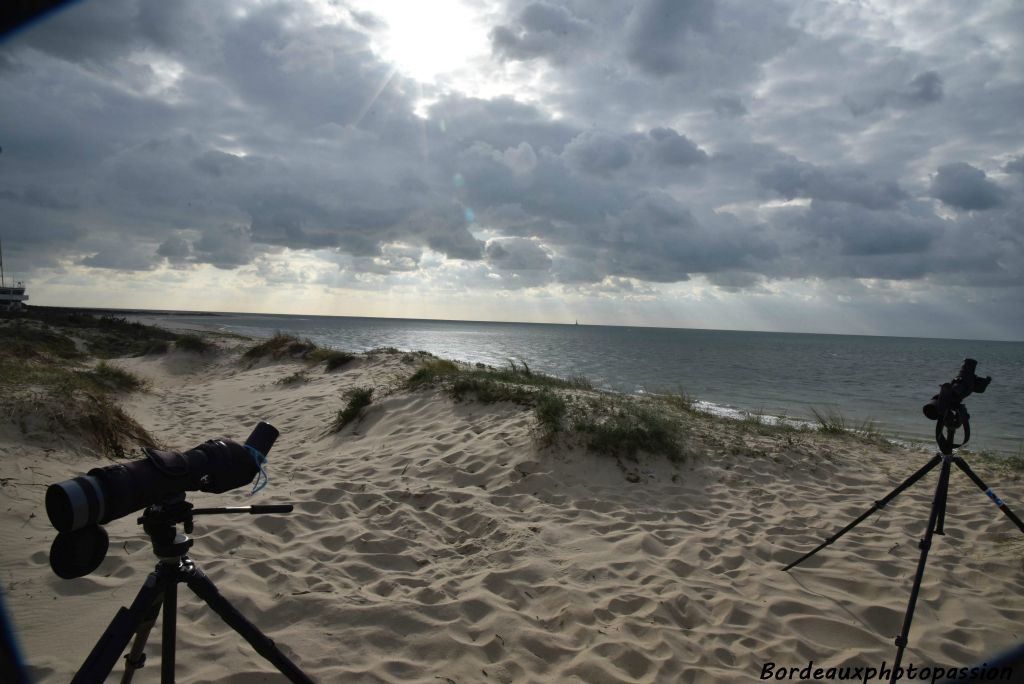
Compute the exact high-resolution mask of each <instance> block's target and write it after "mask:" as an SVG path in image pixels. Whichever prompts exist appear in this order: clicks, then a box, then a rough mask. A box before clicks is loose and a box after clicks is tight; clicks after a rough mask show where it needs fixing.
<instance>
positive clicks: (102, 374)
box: [84, 361, 147, 392]
mask: <svg viewBox="0 0 1024 684" xmlns="http://www.w3.org/2000/svg"><path fill="white" fill-rule="evenodd" d="M84 375H86V377H88V378H90V379H91V380H92V381H93V382H95V383H96V385H97V386H99V387H100V388H102V389H106V390H111V391H115V392H137V391H139V390H143V389H145V388H146V385H147V383H146V381H145V380H143V379H142V378H140V377H139V376H137V375H135V374H134V373H132V372H131V371H126V370H124V369H123V368H118V367H117V366H111V365H110V364H109V363H106V362H105V361H100V363H99V364H98V365H97V366H96V368H94V369H93V370H91V371H86V372H85V373H84Z"/></svg>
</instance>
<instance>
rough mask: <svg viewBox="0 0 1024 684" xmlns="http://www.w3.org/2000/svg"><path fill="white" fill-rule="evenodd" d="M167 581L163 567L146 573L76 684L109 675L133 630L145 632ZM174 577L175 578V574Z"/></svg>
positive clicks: (95, 680) (103, 636) (89, 657)
mask: <svg viewBox="0 0 1024 684" xmlns="http://www.w3.org/2000/svg"><path fill="white" fill-rule="evenodd" d="M167 581H168V578H167V576H166V574H165V573H163V572H161V570H160V568H159V567H158V568H157V570H155V571H154V572H151V573H150V574H149V576H148V577H146V581H145V583H144V584H143V585H142V588H141V589H140V590H139V593H138V594H137V595H136V596H135V600H134V601H132V605H131V606H129V607H128V608H123V607H122V608H118V610H117V614H116V615H114V619H113V620H111V622H110V624H109V625H108V626H107V629H106V630H105V631H104V632H103V635H102V636H100V639H99V641H97V642H96V645H95V646H93V649H92V651H91V652H90V653H89V656H88V657H87V658H86V659H85V662H84V663H82V667H81V668H80V669H79V670H78V672H77V673H76V674H75V677H74V679H72V680H71V682H72V684H92V683H93V682H95V683H96V684H99V683H100V682H103V681H104V680H105V679H106V678H107V676H108V675H109V674H110V671H111V670H113V669H114V664H115V663H116V662H117V659H118V657H119V656H120V655H121V653H123V652H124V649H125V647H126V646H127V645H128V642H129V641H130V640H131V638H132V634H141V633H140V632H139V626H140V625H142V624H143V621H144V620H146V619H147V618H148V616H149V614H150V612H151V611H152V609H153V606H154V604H155V605H156V606H157V607H159V606H160V597H161V596H163V592H164V587H165V586H166V583H167ZM170 581H171V582H173V581H174V579H173V577H172V578H170ZM154 617H155V616H154ZM147 636H148V635H147Z"/></svg>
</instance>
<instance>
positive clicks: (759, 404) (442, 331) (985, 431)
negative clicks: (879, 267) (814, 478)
mask: <svg viewBox="0 0 1024 684" xmlns="http://www.w3.org/2000/svg"><path fill="white" fill-rule="evenodd" d="M176 320H180V321H182V322H185V321H190V322H194V323H196V324H197V325H203V326H210V325H212V326H214V327H217V328H220V329H223V330H226V331H231V332H236V333H240V334H243V335H249V336H253V337H268V336H270V335H272V334H273V333H274V331H277V330H280V331H283V332H289V333H293V334H296V335H299V336H302V337H309V338H310V339H312V340H313V341H314V342H316V343H317V344H320V345H323V346H330V347H335V348H339V349H347V350H350V351H365V350H368V349H372V348H374V347H396V348H398V349H401V350H424V351H428V352H431V353H433V354H436V355H438V356H441V357H445V358H451V359H458V360H462V361H470V362H477V361H481V362H483V363H487V364H492V365H505V364H507V363H508V360H509V359H514V360H516V361H517V362H518V361H520V360H523V361H526V362H527V363H528V364H529V365H530V368H532V369H534V370H538V371H543V372H546V373H551V374H554V375H559V376H570V375H584V376H586V377H587V378H589V379H590V380H591V381H592V382H593V383H594V384H595V386H598V387H604V388H607V389H613V390H617V391H622V392H664V391H680V390H682V391H684V392H686V393H687V394H689V395H691V396H693V397H695V398H697V399H699V400H703V401H705V402H709V403H710V404H712V405H713V407H715V408H718V409H721V410H723V411H724V412H728V411H729V410H730V409H731V410H736V411H742V412H762V413H764V414H766V415H770V416H786V417H790V418H797V419H808V418H811V416H812V414H811V409H812V408H816V409H818V410H827V409H829V408H832V409H838V410H839V411H840V412H841V413H842V414H843V415H844V416H845V417H846V418H847V419H848V420H849V421H850V422H851V423H859V422H861V421H864V420H871V421H874V423H875V425H876V426H877V427H878V429H880V430H881V431H882V432H883V433H885V434H887V435H890V436H892V437H896V438H900V439H904V440H909V441H915V442H924V443H933V439H934V438H933V434H934V433H933V430H934V425H935V424H934V423H933V422H931V421H929V420H928V419H927V418H925V417H924V415H923V414H922V413H921V407H922V405H923V404H924V403H925V402H927V401H928V400H929V399H930V398H931V396H932V395H933V394H935V392H936V391H937V390H938V386H939V384H941V383H942V382H947V381H949V380H950V379H952V378H953V377H954V376H955V375H956V372H957V370H958V369H959V368H960V364H961V362H962V361H963V359H964V358H967V357H970V358H974V359H977V360H978V362H979V363H978V373H979V375H981V376H986V375H991V376H992V378H993V380H992V384H991V385H990V386H989V388H988V390H987V391H986V392H985V393H984V394H977V393H976V394H974V395H972V396H971V397H969V398H968V399H967V401H966V402H965V404H966V405H967V406H968V408H969V410H970V415H971V427H972V436H971V442H970V446H971V447H973V448H974V449H976V450H981V449H984V450H989V451H995V452H1000V453H1003V454H1011V455H1014V454H1019V453H1021V452H1022V449H1024V342H991V341H974V340H941V339H924V338H908V337H868V336H857V335H811V334H803V333H765V332H737V331H723V330H688V329H674V328H641V327H614V326H597V325H550V324H536V323H485V322H462V321H434V320H415V319H384V318H351V317H327V316H324V317H319V316H318V317H310V316H285V315H257V314H222V315H217V316H213V317H210V316H202V317H195V318H192V317H189V316H180V317H176ZM959 436H962V433H958V437H959Z"/></svg>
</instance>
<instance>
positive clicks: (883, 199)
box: [758, 161, 907, 209]
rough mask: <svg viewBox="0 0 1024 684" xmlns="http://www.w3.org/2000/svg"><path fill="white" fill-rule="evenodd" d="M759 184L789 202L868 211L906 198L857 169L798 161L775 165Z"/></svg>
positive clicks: (891, 184)
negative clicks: (843, 205) (800, 200)
mask: <svg viewBox="0 0 1024 684" xmlns="http://www.w3.org/2000/svg"><path fill="white" fill-rule="evenodd" d="M758 182H760V184H761V185H762V187H764V188H767V189H769V190H773V191H775V192H777V193H778V194H780V195H781V196H782V197H784V198H786V199H789V200H791V199H796V198H808V199H819V200H830V201H838V202H850V203H853V204H860V205H862V206H864V207H867V208H869V209H882V208H891V207H893V206H895V205H896V204H897V203H899V202H900V201H902V200H904V199H906V198H907V194H906V193H905V192H904V191H903V190H902V189H901V188H900V186H899V184H898V183H897V182H895V181H885V180H878V179H876V178H872V177H871V176H870V175H869V174H868V173H867V172H865V171H862V170H858V169H838V170H836V169H822V168H819V167H816V166H814V165H813V164H807V163H803V162H797V161H793V162H788V163H782V164H776V165H775V166H773V167H772V168H771V169H770V170H769V171H767V172H764V173H762V174H760V175H759V176H758Z"/></svg>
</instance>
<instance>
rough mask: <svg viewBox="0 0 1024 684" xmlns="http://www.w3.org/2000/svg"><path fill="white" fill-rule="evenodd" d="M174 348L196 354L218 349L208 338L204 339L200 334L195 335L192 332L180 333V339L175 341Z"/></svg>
mask: <svg viewBox="0 0 1024 684" xmlns="http://www.w3.org/2000/svg"><path fill="white" fill-rule="evenodd" d="M174 348H175V349H179V350H181V351H185V352H192V353H194V354H206V353H209V352H211V351H214V350H215V349H216V347H214V345H213V344H211V343H210V342H208V341H207V340H205V339H203V338H202V337H200V336H199V335H193V334H191V333H184V334H181V335H178V339H176V340H175V341H174Z"/></svg>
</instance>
